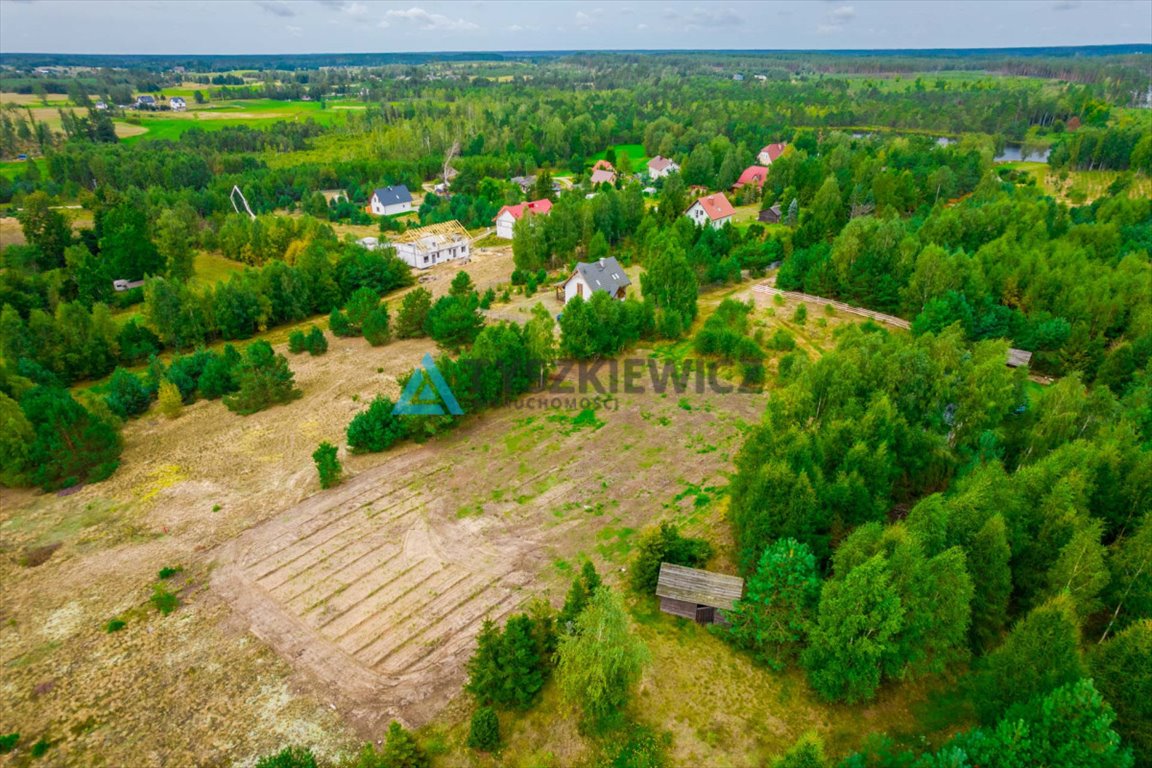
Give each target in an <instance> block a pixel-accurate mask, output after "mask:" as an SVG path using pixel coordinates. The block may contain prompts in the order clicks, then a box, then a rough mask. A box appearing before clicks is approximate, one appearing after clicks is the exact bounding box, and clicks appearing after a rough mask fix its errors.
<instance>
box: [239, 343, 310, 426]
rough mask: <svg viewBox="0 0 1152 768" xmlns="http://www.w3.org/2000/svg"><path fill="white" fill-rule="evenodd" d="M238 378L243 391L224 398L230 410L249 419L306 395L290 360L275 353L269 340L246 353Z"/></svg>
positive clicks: (248, 349) (253, 345)
mask: <svg viewBox="0 0 1152 768" xmlns="http://www.w3.org/2000/svg"><path fill="white" fill-rule="evenodd" d="M236 379H237V381H238V382H239V384H240V389H239V391H237V392H236V394H235V395H232V396H231V397H226V398H224V405H225V406H227V408H228V410H230V411H234V412H236V413H239V414H241V415H242V416H247V415H249V414H252V413H256V412H257V411H262V410H264V409H265V408H267V407H269V406H271V405H275V404H277V403H287V402H290V401H292V400H295V399H296V398H297V397H300V395H301V394H302V393H301V392H300V390H299V389H297V388H296V380H295V376H293V374H292V369H290V368H289V367H288V359H287V358H286V357H284V355H280V354H277V353H276V352H274V351H273V350H272V345H271V344H269V343H268V342H266V341H254V342H252V343H251V344H249V345H248V348H247V349H245V350H244V361H243V362H242V363H241V364H240V366H239V368H238V370H237V372H236Z"/></svg>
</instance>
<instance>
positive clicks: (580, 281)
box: [556, 256, 632, 304]
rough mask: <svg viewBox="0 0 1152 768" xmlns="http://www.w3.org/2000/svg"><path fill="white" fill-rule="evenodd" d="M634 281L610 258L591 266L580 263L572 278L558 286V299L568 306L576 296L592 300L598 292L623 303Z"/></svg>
mask: <svg viewBox="0 0 1152 768" xmlns="http://www.w3.org/2000/svg"><path fill="white" fill-rule="evenodd" d="M630 285H632V281H631V280H629V279H628V275H626V274H624V267H622V266H620V262H618V261H616V259H614V258H612V257H611V256H609V257H608V258H605V259H600V260H599V261H594V262H592V263H591V264H585V263H584V262H579V263H578V264H577V265H576V269H575V270H573V271H572V275H571V277H569V278H568V279H567V280H565V281H564V282H562V283H558V284H557V285H556V298H557V299H559V300H560V301H561V302H563V303H564V304H567V303H568V302H569V301H571V300H572V298H573V297H575V296H580V297H581V298H584V299H590V298H592V294H593V293H595V292H596V291H604V292H605V293H607V294H608V295H609V296H611V297H612V298H614V299H618V300H620V301H623V300H624V298H625V296H627V294H628V286H630Z"/></svg>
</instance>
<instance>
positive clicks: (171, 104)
mask: <svg viewBox="0 0 1152 768" xmlns="http://www.w3.org/2000/svg"><path fill="white" fill-rule="evenodd" d="M168 108H169V109H171V110H172V111H173V112H183V111H184V110H186V109H188V103H187V102H186V101H184V97H182V96H173V97H172V98H170V99H168Z"/></svg>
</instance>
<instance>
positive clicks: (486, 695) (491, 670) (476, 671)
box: [464, 619, 504, 704]
mask: <svg viewBox="0 0 1152 768" xmlns="http://www.w3.org/2000/svg"><path fill="white" fill-rule="evenodd" d="M503 645H504V636H503V632H501V630H500V628H499V627H498V626H496V624H495V622H493V621H492V620H491V619H485V620H484V624H483V625H482V626H481V627H480V634H479V635H478V636H477V638H476V650H475V651H474V652H473V654H472V658H470V659H469V660H468V664H467V670H468V682H467V683H466V684H465V686H464V690H466V691H468V693H470V694H472V695H473V696H475V697H476V700H477V701H478V702H480V703H481V704H492V703H494V702H495V701H496V700H497V697H498V695H499V690H500V686H501V671H500V664H501V657H502V655H503Z"/></svg>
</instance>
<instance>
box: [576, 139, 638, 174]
mask: <svg viewBox="0 0 1152 768" xmlns="http://www.w3.org/2000/svg"><path fill="white" fill-rule="evenodd" d="M611 149H614V150H615V151H616V167H617V168H619V167H620V156H621V155H628V159H629V160H631V161H632V172H633V173H639V172H640V171H643V170H644V169H645V168H646V167H647V166H648V156H647V155H646V154H644V147H643V145H641V144H617V145H616V146H614V147H612V148H611ZM606 154H608V150H607V149H606V150H604V151H603V152H597V153H596V154H594V155H591V156H590V157H588V159H587V162H588V164H589V165H592V164H593V163H595V162H596V161H597V160H603V159H604V156H605V155H606Z"/></svg>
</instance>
